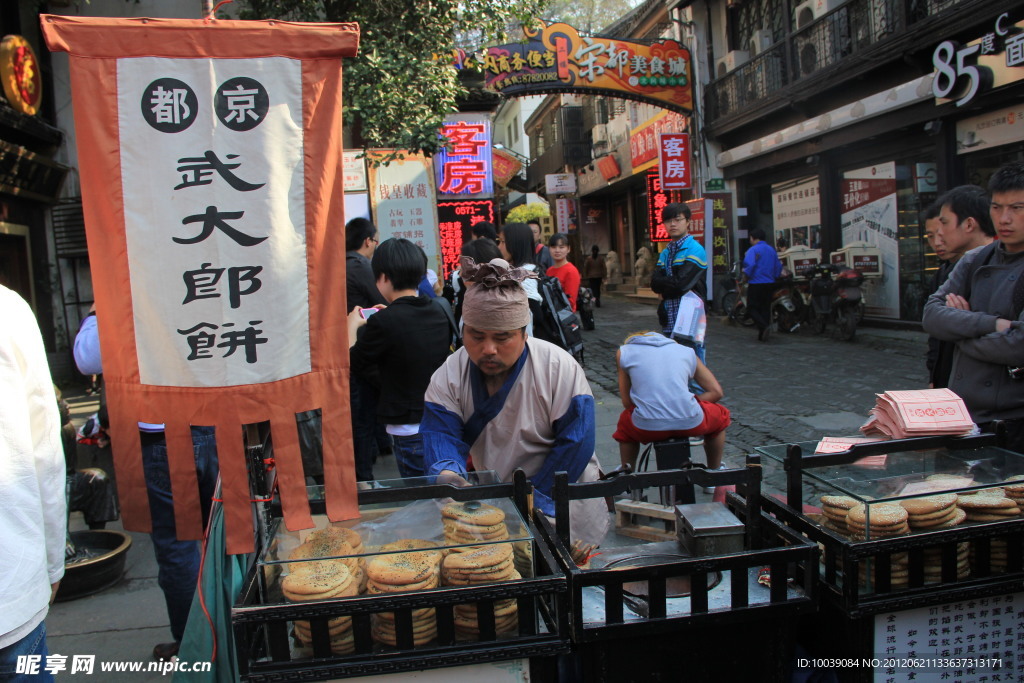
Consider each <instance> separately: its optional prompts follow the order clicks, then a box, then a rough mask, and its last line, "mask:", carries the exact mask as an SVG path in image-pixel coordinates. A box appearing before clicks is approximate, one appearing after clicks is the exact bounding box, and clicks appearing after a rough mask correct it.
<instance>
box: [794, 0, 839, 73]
mask: <svg viewBox="0 0 1024 683" xmlns="http://www.w3.org/2000/svg"><path fill="white" fill-rule="evenodd" d="M842 4H843V0H807V2H804V3H802V4H800V5H797V7H796V10H795V11H796V26H797V30H798V31H800V32H799V33H798V34H797V36H796V41H795V43H796V51H795V52H796V53H795V55H794V60H795V61H796V64H795V65H794V70H795V71H796V73H798V74H799V75H800V76H801V77H803V76H808V75H810V74H812V73H814V72H815V71H818V70H819V69H822V68H824V67H827V66H831V65H833V64H835V63H836V62H838V61H839V60H840V59H842V56H843V55H841V54H839V50H838V49H837V48H838V47H839V46H840V44H841V43H840V42H838V41H840V40H845V38H843V36H845V35H847V33H848V30H849V28H848V26H849V24H848V21H849V19H848V17H847V16H846V14H845V13H840V14H838V15H836V16H835V17H833V18H832V19H830V20H829V21H823V22H819V23H815V22H816V21H817V20H818V19H820V18H821V17H822V16H824V15H825V14H827V13H828V12H831V11H832V10H834V9H837V8H838V7H840V6H841V5H842ZM812 24H813V26H812ZM801 29H804V30H801Z"/></svg>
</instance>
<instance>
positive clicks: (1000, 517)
mask: <svg viewBox="0 0 1024 683" xmlns="http://www.w3.org/2000/svg"><path fill="white" fill-rule="evenodd" d="M1011 488H1016V487H1011ZM1005 493H1006V489H1004V488H993V489H987V490H984V491H980V492H978V493H972V494H970V495H966V496H960V499H959V500H958V501H957V505H958V506H960V507H961V508H963V510H964V512H965V513H966V514H967V521H968V522H1002V521H1004V520H1008V519H1017V518H1019V517H1020V505H1018V504H1017V501H1016V500H1015V499H1013V498H1009V497H1007V496H1006V495H1005ZM976 553H977V543H971V561H972V562H974V563H977V555H976ZM989 567H990V568H991V569H992V571H997V572H1004V571H1006V540H1005V539H1003V538H993V539H992V540H991V541H990V545H989Z"/></svg>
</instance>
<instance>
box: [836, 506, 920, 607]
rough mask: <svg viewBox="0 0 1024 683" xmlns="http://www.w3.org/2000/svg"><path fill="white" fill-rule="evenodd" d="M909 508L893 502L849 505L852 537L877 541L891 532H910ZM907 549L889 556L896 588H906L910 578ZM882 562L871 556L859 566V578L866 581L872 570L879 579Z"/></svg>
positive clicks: (893, 584)
mask: <svg viewBox="0 0 1024 683" xmlns="http://www.w3.org/2000/svg"><path fill="white" fill-rule="evenodd" d="M907 516H908V515H907V511H906V510H904V509H903V508H902V507H900V506H899V505H895V504H892V503H870V504H868V505H863V504H858V505H854V506H853V507H852V508H850V511H849V513H848V514H847V515H846V526H847V527H848V528H849V530H850V538H852V539H854V540H856V541H864V540H871V541H876V540H879V539H882V538H890V537H892V536H902V535H904V534H907V533H909V532H910V527H909V526H908V525H907ZM907 561H908V556H907V553H895V554H893V555H892V556H891V557H890V559H889V562H890V564H889V571H890V574H889V580H890V585H891V586H892V587H893V588H905V587H906V586H907V582H908V579H909V575H908V573H907ZM878 567H879V563H878V561H877V560H876V559H874V558H869V559H868V560H867V561H866V562H864V563H863V564H862V565H861V566H860V577H859V578H860V582H861V584H865V583H866V582H867V577H868V571H869V570H870V571H871V573H872V574H873V576H874V579H875V580H876V581H877V580H878V574H877V572H878Z"/></svg>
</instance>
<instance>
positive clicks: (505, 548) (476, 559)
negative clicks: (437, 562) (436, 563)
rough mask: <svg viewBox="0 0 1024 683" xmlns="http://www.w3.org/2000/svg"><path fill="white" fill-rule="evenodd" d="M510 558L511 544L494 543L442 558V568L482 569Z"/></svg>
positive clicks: (456, 569)
mask: <svg viewBox="0 0 1024 683" xmlns="http://www.w3.org/2000/svg"><path fill="white" fill-rule="evenodd" d="M511 558H512V544H511V543H494V544H491V545H486V546H481V547H479V548H473V549H469V550H467V551H466V552H459V553H452V554H450V555H448V556H447V557H446V558H444V563H443V566H444V567H445V568H446V569H449V570H455V571H458V570H463V569H477V570H480V569H484V568H485V567H494V566H496V565H499V564H501V563H502V562H505V561H507V560H510V559H511Z"/></svg>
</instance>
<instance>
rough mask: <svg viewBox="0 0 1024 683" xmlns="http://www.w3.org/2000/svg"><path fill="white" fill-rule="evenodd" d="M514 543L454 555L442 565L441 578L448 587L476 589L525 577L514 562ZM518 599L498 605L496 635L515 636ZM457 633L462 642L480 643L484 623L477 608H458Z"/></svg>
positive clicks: (495, 611) (460, 606)
mask: <svg viewBox="0 0 1024 683" xmlns="http://www.w3.org/2000/svg"><path fill="white" fill-rule="evenodd" d="M512 556H513V553H512V544H511V543H492V544H489V545H484V546H480V547H477V548H470V549H467V550H466V551H465V552H454V553H451V554H449V555H448V556H447V557H445V558H444V561H443V562H442V563H441V577H442V580H443V581H444V584H445V585H446V586H475V585H479V584H484V583H491V582H494V581H511V580H514V579H519V578H522V577H521V576H520V574H519V572H518V571H517V570H516V568H515V564H514V562H513V559H512ZM517 609H518V608H517V605H516V601H515V600H512V599H510V600H499V601H497V602H495V603H494V622H495V623H494V626H495V631H496V633H499V634H500V633H514V632H515V631H516V629H517V627H518V612H517ZM455 633H456V635H458V636H459V637H460V638H462V639H467V640H477V639H478V638H479V635H480V624H479V620H478V618H477V608H476V605H472V604H465V605H456V606H455Z"/></svg>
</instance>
